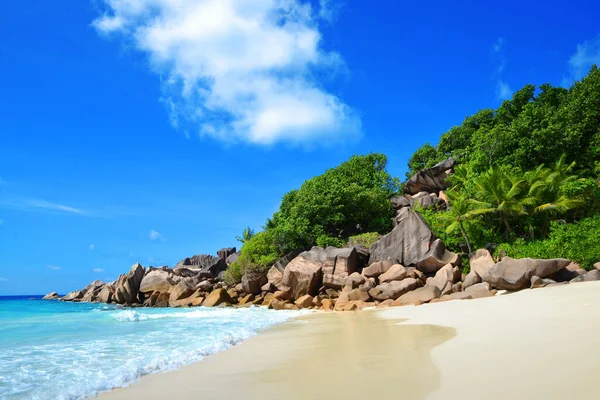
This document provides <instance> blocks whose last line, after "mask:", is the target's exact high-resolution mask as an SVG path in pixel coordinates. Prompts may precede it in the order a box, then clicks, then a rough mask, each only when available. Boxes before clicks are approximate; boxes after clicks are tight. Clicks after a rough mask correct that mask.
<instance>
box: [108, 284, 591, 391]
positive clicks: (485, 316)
mask: <svg viewBox="0 0 600 400" xmlns="http://www.w3.org/2000/svg"><path fill="white" fill-rule="evenodd" d="M599 358H600V282H587V283H577V284H571V285H564V286H556V287H549V288H543V289H535V290H524V291H521V292H518V293H515V294H510V295H502V296H495V297H492V298H485V299H478V300H461V301H452V302H445V303H436V304H425V305H422V306H418V307H413V306H410V307H398V308H390V309H383V310H372V311H359V312H346V313H325V312H320V313H315V314H312V315H309V316H307V317H302V318H300V319H297V320H294V321H292V322H288V323H285V324H284V325H282V326H280V327H277V328H275V329H271V330H269V331H267V332H265V333H263V334H261V335H259V336H256V337H254V338H252V339H250V340H248V341H246V342H244V343H242V344H240V345H238V346H235V347H233V348H231V349H230V350H227V351H224V352H221V353H217V354H215V355H212V356H210V357H207V358H206V359H205V360H203V361H201V362H198V363H196V364H191V365H188V366H186V367H184V368H181V369H180V370H177V371H172V372H167V373H163V374H157V375H148V376H145V377H143V378H142V379H140V380H139V382H137V383H136V384H134V385H132V386H130V387H127V388H123V389H117V390H113V391H111V392H107V393H104V394H102V395H100V396H99V399H105V400H116V399H128V400H129V399H132V398H133V399H136V398H144V399H171V400H179V399H232V398H243V399H283V398H286V399H317V398H333V397H335V398H345V399H358V398H377V399H392V398H393V399H403V400H406V399H478V400H479V399H486V400H489V399H599V398H600V385H598V382H597V369H598V366H599V365H600V361H599Z"/></svg>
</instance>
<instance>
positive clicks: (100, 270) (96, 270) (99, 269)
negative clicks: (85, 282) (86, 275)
mask: <svg viewBox="0 0 600 400" xmlns="http://www.w3.org/2000/svg"><path fill="white" fill-rule="evenodd" d="M92 272H97V273H100V272H104V270H103V269H102V268H94V269H92Z"/></svg>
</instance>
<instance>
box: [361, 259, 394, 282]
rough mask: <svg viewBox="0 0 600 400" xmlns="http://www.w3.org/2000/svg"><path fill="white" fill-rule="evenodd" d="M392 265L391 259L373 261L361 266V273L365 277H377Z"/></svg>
mask: <svg viewBox="0 0 600 400" xmlns="http://www.w3.org/2000/svg"><path fill="white" fill-rule="evenodd" d="M392 265H394V262H393V261H392V260H384V261H375V262H374V263H372V264H371V265H369V266H368V267H366V268H363V271H362V275H363V276H365V277H367V278H377V277H378V276H379V275H382V274H384V273H386V272H387V271H388V270H389V269H390V268H391V267H392Z"/></svg>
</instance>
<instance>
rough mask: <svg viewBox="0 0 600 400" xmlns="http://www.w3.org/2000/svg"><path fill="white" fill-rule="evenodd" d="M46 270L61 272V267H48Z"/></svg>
mask: <svg viewBox="0 0 600 400" xmlns="http://www.w3.org/2000/svg"><path fill="white" fill-rule="evenodd" d="M46 268H48V269H51V270H52V271H60V267H57V266H56V265H46Z"/></svg>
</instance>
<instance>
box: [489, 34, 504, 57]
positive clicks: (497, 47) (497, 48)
mask: <svg viewBox="0 0 600 400" xmlns="http://www.w3.org/2000/svg"><path fill="white" fill-rule="evenodd" d="M504 42H505V39H504V38H503V37H499V38H498V39H496V41H495V42H494V44H493V45H492V50H494V53H500V52H502V49H503V48H504Z"/></svg>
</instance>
